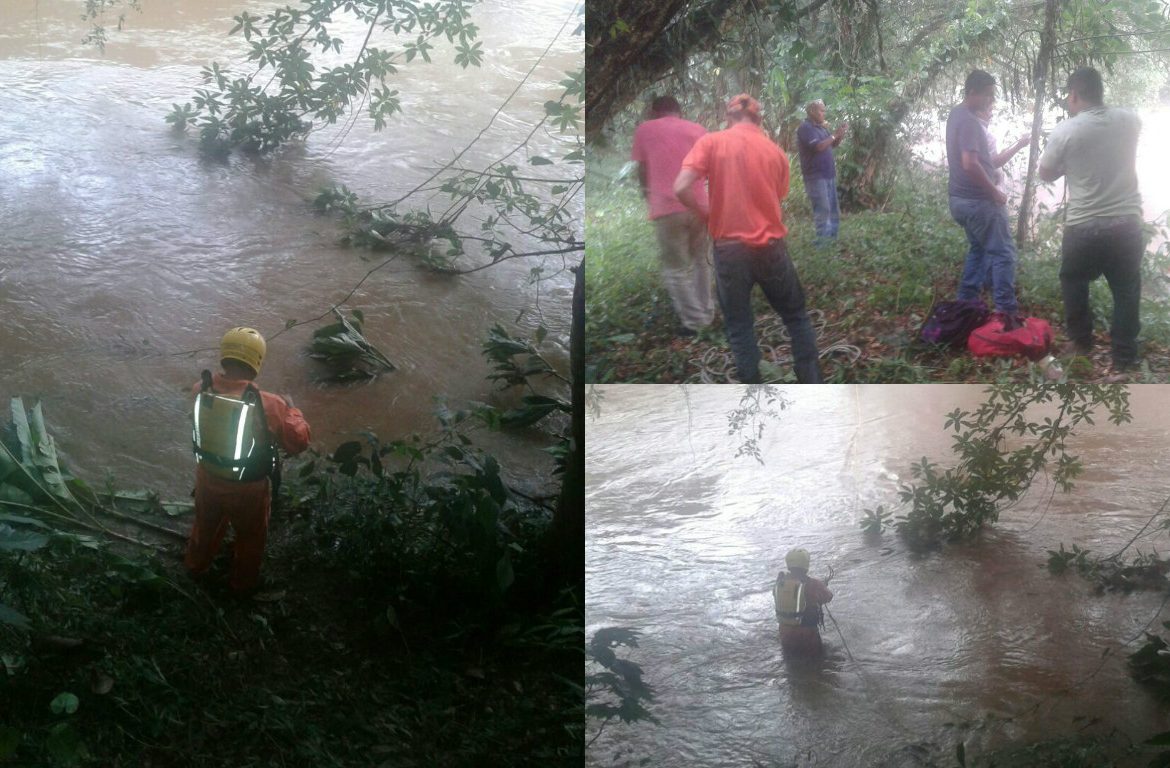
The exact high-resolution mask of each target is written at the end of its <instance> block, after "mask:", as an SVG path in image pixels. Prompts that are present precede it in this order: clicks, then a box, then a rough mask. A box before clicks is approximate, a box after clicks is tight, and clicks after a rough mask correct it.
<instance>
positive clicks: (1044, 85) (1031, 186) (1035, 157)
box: [1016, 0, 1060, 247]
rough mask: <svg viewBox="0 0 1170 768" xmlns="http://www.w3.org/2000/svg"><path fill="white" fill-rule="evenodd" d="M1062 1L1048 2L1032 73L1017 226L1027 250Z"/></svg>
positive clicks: (1019, 236) (1021, 242) (1047, 0)
mask: <svg viewBox="0 0 1170 768" xmlns="http://www.w3.org/2000/svg"><path fill="white" fill-rule="evenodd" d="M1059 5H1060V2H1059V0H1046V2H1045V6H1044V31H1043V32H1041V34H1040V52H1039V53H1038V54H1037V56H1036V67H1035V69H1034V70H1033V72H1032V88H1033V89H1034V90H1035V93H1036V101H1035V104H1034V105H1033V107H1032V142H1031V144H1030V145H1029V147H1028V175H1027V176H1025V177H1024V197H1023V199H1022V200H1021V201H1020V216H1019V219H1018V220H1017V222H1016V245H1017V246H1021V247H1022V246H1023V245H1024V244H1025V243H1027V242H1028V241H1029V240H1031V239H1032V207H1033V205H1034V202H1035V198H1036V168H1037V167H1038V166H1039V164H1040V126H1041V124H1042V123H1043V122H1044V102H1045V99H1046V98H1047V91H1048V65H1049V63H1050V62H1051V61H1052V52H1053V50H1054V48H1055V47H1056V14H1057V12H1058V11H1059Z"/></svg>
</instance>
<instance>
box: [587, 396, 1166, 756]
mask: <svg viewBox="0 0 1170 768" xmlns="http://www.w3.org/2000/svg"><path fill="white" fill-rule="evenodd" d="M600 391H601V392H602V395H603V399H602V401H601V413H600V417H599V418H597V419H594V420H591V421H590V423H589V425H588V429H589V441H588V458H587V467H586V472H587V475H586V500H587V515H588V517H587V533H586V550H585V552H586V554H585V561H586V562H585V565H586V579H587V588H586V623H587V632H588V634H589V635H592V633H593V632H595V631H596V630H597V629H599V628H601V627H606V626H625V627H631V628H634V629H636V630H638V631H639V632H640V633H641V639H640V647H639V648H638V649H636V650H633V651H630V652H629V658H630V659H631V660H633V661H635V662H637V663H638V664H640V665H641V666H642V668H643V670H644V672H645V679H646V681H647V682H648V683H650V685H652V686H653V687H654V689H655V691H656V692H657V700H656V701H655V702H654V704H653V706H652V711H653V713H654V714H655V715H656V716H657V717H658V718H659V719H660V720H661V725H658V726H655V725H653V724H649V723H642V724H638V725H634V726H622V725H611V726H609V727H608V728H607V729H606V732H605V733H604V734H603V736H602V737H601V739H599V740H598V742H597V743H596V744H595V745H594V747H593V749H592V750H591V761H592V762H593V763H594V764H596V765H605V764H607V762H608V761H609V760H610V758H611V757H612V756H613V755H614V754H617V753H618V752H619V751H621V752H623V753H624V754H629V755H633V756H636V757H649V758H650V763H649V764H650V765H668V766H676V765H677V766H686V765H711V766H745V765H747V766H750V765H766V766H771V765H790V764H792V763H793V762H796V763H798V764H799V765H802V766H803V765H822V766H852V765H858V766H861V765H890V766H901V765H911V766H912V765H921V764H927V761H932V760H933V761H937V762H935V763H930V764H939V765H952V764H954V757H953V755H954V749H955V744H956V743H957V742H959V741H964V742H965V743H966V748H967V753H968V755H975V754H979V753H980V752H985V751H987V750H989V749H992V748H995V747H997V746H1001V745H1004V744H1006V743H1009V742H1011V741H1013V740H1019V741H1024V742H1031V741H1037V740H1041V739H1045V738H1050V737H1054V736H1074V735H1077V734H1078V733H1081V732H1082V729H1085V730H1084V731H1083V732H1085V733H1091V734H1097V735H1101V734H1106V733H1108V732H1109V731H1110V730H1111V729H1112V728H1117V729H1118V730H1119V731H1120V732H1121V733H1123V734H1125V735H1127V736H1129V737H1131V738H1133V739H1134V740H1137V741H1140V740H1142V739H1144V738H1146V737H1147V736H1149V735H1150V734H1153V733H1156V732H1158V731H1160V730H1164V729H1166V728H1167V727H1168V726H1170V723H1168V722H1167V717H1166V714H1165V712H1164V710H1162V709H1160V708H1159V707H1158V705H1157V704H1156V702H1155V701H1154V700H1153V699H1152V698H1151V697H1150V696H1149V695H1148V694H1147V693H1146V691H1144V690H1143V689H1141V688H1139V687H1138V686H1137V685H1136V684H1135V683H1133V682H1132V681H1131V680H1130V678H1129V677H1128V676H1127V674H1126V671H1125V667H1124V656H1125V653H1126V652H1127V651H1132V650H1133V649H1134V648H1135V647H1136V645H1137V644H1136V643H1135V644H1134V645H1131V646H1129V647H1128V648H1126V647H1123V643H1125V642H1127V641H1129V640H1131V639H1133V638H1134V637H1135V636H1138V635H1139V633H1140V631H1141V630H1142V629H1143V627H1145V626H1146V625H1147V623H1148V622H1150V621H1151V619H1152V618H1153V617H1154V616H1155V615H1156V614H1157V612H1158V610H1159V606H1160V604H1161V602H1162V598H1161V596H1160V595H1154V594H1148V593H1135V594H1132V595H1129V596H1123V595H1107V596H1104V597H1098V596H1094V595H1093V594H1092V592H1091V589H1090V587H1089V585H1088V583H1087V582H1085V581H1083V580H1081V579H1079V578H1078V577H1076V576H1071V575H1070V576H1066V577H1053V576H1051V575H1049V573H1048V572H1047V570H1046V569H1045V568H1044V567H1043V566H1044V563H1045V562H1046V559H1047V554H1046V550H1047V549H1048V548H1053V549H1055V548H1056V546H1057V544H1058V543H1060V542H1064V544H1065V547H1066V548H1068V547H1069V546H1070V545H1072V544H1074V543H1075V544H1078V545H1080V546H1081V547H1084V548H1088V549H1091V550H1093V551H1095V552H1098V553H1102V554H1104V553H1109V552H1113V551H1116V550H1117V549H1120V548H1121V547H1122V546H1123V545H1124V544H1125V543H1126V541H1128V540H1129V538H1130V537H1131V536H1132V535H1133V534H1134V533H1136V532H1137V531H1138V529H1140V528H1141V526H1142V525H1143V524H1144V523H1145V522H1146V520H1147V519H1148V518H1149V517H1150V516H1151V515H1152V514H1153V513H1154V512H1155V511H1156V510H1157V509H1158V507H1159V505H1161V503H1162V502H1163V501H1164V500H1165V499H1166V497H1167V496H1168V495H1170V488H1168V487H1167V485H1166V481H1165V478H1166V472H1167V462H1168V458H1167V450H1166V445H1167V442H1166V435H1167V427H1168V426H1170V416H1168V415H1167V409H1166V407H1165V403H1166V400H1167V397H1170V392H1168V391H1167V390H1166V389H1165V388H1163V387H1133V388H1132V389H1131V393H1132V394H1131V402H1132V406H1133V413H1134V423H1132V424H1129V425H1126V426H1123V427H1114V426H1112V425H1108V424H1105V423H1104V419H1099V420H1098V421H1099V422H1102V424H1100V425H1099V426H1097V427H1092V428H1086V429H1084V430H1082V433H1081V434H1079V435H1078V436H1077V437H1076V438H1075V439H1074V440H1073V447H1074V453H1078V454H1079V455H1080V456H1081V458H1082V460H1083V462H1084V464H1085V466H1086V467H1087V471H1086V472H1085V474H1084V476H1083V477H1082V478H1081V479H1080V480H1079V481H1078V482H1077V486H1076V490H1075V491H1074V492H1073V493H1071V494H1069V495H1062V494H1059V493H1057V494H1056V495H1055V496H1052V488H1051V487H1050V486H1046V485H1045V484H1044V483H1043V481H1040V483H1039V485H1038V486H1037V487H1035V488H1034V490H1033V492H1031V493H1029V494H1028V495H1027V496H1026V497H1025V498H1024V499H1023V500H1022V501H1021V502H1020V503H1019V504H1017V505H1016V506H1015V507H1013V508H1012V509H1010V510H1008V511H1006V512H1005V513H1004V514H1003V516H1002V518H1001V520H1000V522H999V523H998V524H997V525H995V526H994V528H993V529H992V530H990V531H989V532H987V534H986V535H984V536H982V537H981V538H980V539H979V540H977V541H975V542H973V543H969V544H964V545H961V546H952V547H949V548H947V549H946V550H945V551H944V552H942V553H941V554H935V555H931V556H926V557H914V556H911V555H909V554H908V553H907V552H906V551H905V549H904V547H903V546H901V544H900V542H899V541H898V540H897V538H896V537H895V536H894V535H893V534H892V533H886V534H885V535H884V536H883V537H882V538H881V539H879V540H870V539H867V538H865V537H864V536H863V535H862V533H861V531H860V529H859V528H858V522H859V520H860V519H861V517H862V515H863V510H865V509H866V508H871V507H874V506H876V505H877V504H885V505H887V507H888V506H890V505H892V504H893V505H896V502H897V496H896V491H897V487H898V484H899V482H900V481H902V480H908V479H909V477H910V474H909V467H910V464H911V463H913V462H915V461H917V460H918V459H920V458H921V457H922V456H929V457H930V458H931V459H932V460H945V459H946V455H947V453H948V451H949V445H950V437H949V436H948V435H947V434H946V433H945V432H944V431H943V422H944V415H945V414H946V413H947V412H949V411H951V410H953V409H954V408H956V407H964V408H972V407H975V406H976V405H977V404H978V403H979V402H980V399H981V390H980V389H979V388H970V387H963V386H942V385H934V386H924V387H907V386H864V387H850V386H836V385H835V386H823V387H815V388H813V387H805V388H797V387H793V388H788V389H786V390H784V393H785V396H786V397H787V398H788V399H789V400H790V405H789V407H788V408H787V409H786V410H784V411H783V412H782V413H781V414H780V417H779V419H778V420H777V421H769V422H768V423H767V424H766V427H765V432H764V437H763V440H762V441H761V443H760V448H761V452H762V456H763V458H764V464H762V465H761V464H759V463H757V462H756V461H755V460H754V459H752V458H750V457H747V456H740V457H739V458H736V457H735V453H736V449H737V447H738V445H739V443H740V440H741V437H735V436H729V435H728V413H729V412H730V411H731V410H733V409H734V408H736V407H737V406H738V405H739V395H740V391H741V390H740V388H738V387H731V386H720V387H716V386H708V387H687V388H685V389H684V388H681V387H673V386H661V387H658V386H614V387H604V388H600ZM1050 497H1051V502H1049V498H1050ZM1164 535H1165V534H1164V533H1163V534H1162V536H1164ZM1149 541H1150V542H1151V543H1157V542H1159V541H1162V539H1161V538H1160V537H1155V538H1153V539H1150V540H1149ZM795 546H802V547H805V548H807V549H808V550H809V551H810V552H811V553H812V555H813V567H812V571H813V575H819V576H824V575H826V574H827V573H828V570H829V568H832V569H833V571H834V573H835V576H834V578H833V580H832V583H831V585H830V586H831V588H832V589H833V590H834V592H835V593H836V595H835V598H834V600H833V602H832V604H831V610H832V616H833V617H834V618H835V620H836V625H834V624H833V623H832V622H829V623H828V624H827V627H826V630H825V631H824V633H823V637H824V638H825V640H826V643H827V646H828V654H827V658H826V660H825V662H824V663H823V664H821V665H814V666H811V667H810V666H795V667H794V666H792V665H787V664H785V662H784V661H783V660H782V658H781V655H780V649H779V645H778V642H777V638H776V623H775V617H774V612H773V607H772V600H771V595H770V588H771V584H772V581H773V580H774V578H775V576H776V574H777V572H778V571H779V570H780V569H781V568H782V567H783V559H784V553H785V552H786V551H787V550H788V549H790V548H792V547H795ZM1148 548H1149V547H1148V545H1147V547H1146V549H1147V550H1148ZM1163 548H1164V546H1163ZM1153 626H1154V627H1155V628H1157V626H1158V625H1157V624H1154V625H1153ZM838 627H839V632H838ZM850 654H851V655H852V659H851V658H850Z"/></svg>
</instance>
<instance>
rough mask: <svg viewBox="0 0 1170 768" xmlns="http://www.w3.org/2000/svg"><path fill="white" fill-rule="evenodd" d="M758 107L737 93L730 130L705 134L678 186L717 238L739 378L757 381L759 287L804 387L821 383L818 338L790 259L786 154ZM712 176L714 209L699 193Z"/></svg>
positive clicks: (722, 297) (723, 301)
mask: <svg viewBox="0 0 1170 768" xmlns="http://www.w3.org/2000/svg"><path fill="white" fill-rule="evenodd" d="M760 122H761V118H760V104H759V102H758V101H756V100H755V99H753V98H752V97H751V96H748V95H747V94H740V95H739V96H736V97H735V98H733V99H732V100H731V101H730V102H728V104H727V123H728V128H727V130H725V131H719V132H717V133H709V134H707V135H706V136H703V137H701V138H700V139H699V140H698V141H697V142H695V146H694V147H692V148H691V151H690V152H689V153H688V154H687V156H686V158H685V159H684V160H683V164H682V171H681V172H680V173H679V175H678V178H676V179H675V182H674V193H675V195H676V196H677V197H678V199H679V200H680V201H681V202H682V203H683V204H684V205H686V206H687V207H688V208H690V209H691V210H693V211H695V212H696V213H697V214H698V215H699V216H700V217H701V218H703V219H704V220H706V222H707V230H708V232H710V234H711V238H712V239H713V240H714V241H715V248H714V257H715V283H716V291H717V293H718V295H719V306H720V308H721V309H722V311H723V319H724V324H725V326H726V329H727V341H728V343H729V344H730V345H731V353H732V355H733V356H734V357H735V367H736V373H737V375H738V377H739V380H740V381H741V382H743V383H745V384H756V383H759V382H760V381H761V378H760V347H759V344H758V343H757V341H756V330H755V317H754V315H753V313H752V304H751V298H752V288H753V287H754V286H755V285H756V283H759V285H760V288H761V289H762V290H763V291H764V297H765V298H767V300H768V303H769V304H771V305H772V308H773V309H774V310H776V312H777V314H779V315H780V318H781V319H782V320H783V321H784V327H785V328H787V329H788V335H789V337H790V338H791V339H792V357H793V363H792V365H793V368H794V369H795V371H796V379H797V381H799V382H800V383H802V384H818V383H820V382H821V381H823V379H822V377H821V369H820V366H819V365H818V363H817V340H816V333H815V332H814V331H813V327H812V322H811V321H810V320H809V318H808V312H807V311H806V309H805V305H804V289H803V288H802V287H801V285H800V279H799V278H798V277H797V275H796V267H795V265H793V263H792V259H790V258H789V256H788V247H787V244H786V243H785V241H784V236H785V235H787V234H788V228H787V227H785V226H784V219H783V214H782V213H781V211H780V202H781V201H782V200H783V199H784V198H785V197H787V196H788V157H787V155H785V154H784V151H783V150H782V149H780V147H778V146H776V144H775V143H773V142H772V140H771V139H770V138H768V136H767V134H765V133H764V131H763V129H761V128H760ZM704 178H705V179H707V183H708V196H709V198H710V204H709V206H704V205H702V203H701V201H699V200H698V199H697V198H696V197H695V194H694V191H693V188H692V185H693V184H694V182H695V181H696V180H699V179H704Z"/></svg>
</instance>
